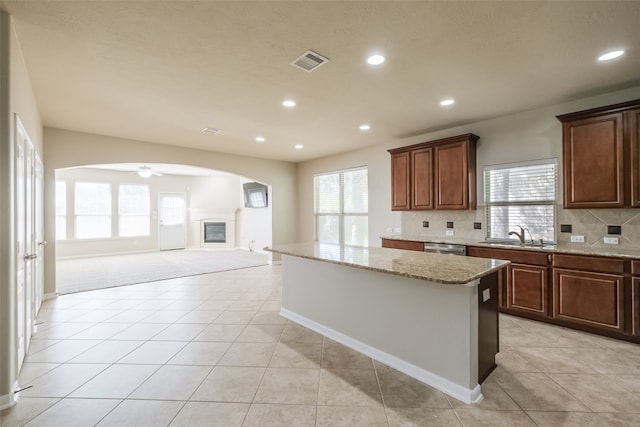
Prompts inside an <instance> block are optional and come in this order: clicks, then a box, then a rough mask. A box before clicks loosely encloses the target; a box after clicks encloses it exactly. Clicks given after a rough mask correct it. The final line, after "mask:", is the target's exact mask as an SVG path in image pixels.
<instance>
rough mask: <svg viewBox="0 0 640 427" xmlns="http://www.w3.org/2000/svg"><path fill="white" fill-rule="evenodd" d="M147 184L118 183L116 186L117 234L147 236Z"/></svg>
mask: <svg viewBox="0 0 640 427" xmlns="http://www.w3.org/2000/svg"><path fill="white" fill-rule="evenodd" d="M149 205H150V202H149V186H148V185H145V184H120V186H119V188H118V235H119V236H121V237H132V236H148V235H149V231H150V223H151V220H150V216H149V213H150V210H149Z"/></svg>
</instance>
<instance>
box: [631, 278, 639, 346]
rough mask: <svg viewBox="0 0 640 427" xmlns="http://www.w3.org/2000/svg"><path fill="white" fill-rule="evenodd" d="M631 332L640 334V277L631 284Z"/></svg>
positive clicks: (636, 334)
mask: <svg viewBox="0 0 640 427" xmlns="http://www.w3.org/2000/svg"><path fill="white" fill-rule="evenodd" d="M631 333H632V334H633V335H635V336H637V337H638V336H640V277H634V278H633V282H632V284H631Z"/></svg>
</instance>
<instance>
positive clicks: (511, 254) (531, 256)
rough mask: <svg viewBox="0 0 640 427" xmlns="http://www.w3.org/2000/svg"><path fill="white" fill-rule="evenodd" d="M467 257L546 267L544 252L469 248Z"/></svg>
mask: <svg viewBox="0 0 640 427" xmlns="http://www.w3.org/2000/svg"><path fill="white" fill-rule="evenodd" d="M467 255H469V256H474V257H478V258H494V259H506V260H508V261H511V262H514V263H517V264H529V265H540V266H546V265H547V254H546V253H544V252H534V251H521V250H517V249H498V248H485V247H480V246H470V247H468V248H467Z"/></svg>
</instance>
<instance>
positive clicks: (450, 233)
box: [445, 230, 453, 236]
mask: <svg viewBox="0 0 640 427" xmlns="http://www.w3.org/2000/svg"><path fill="white" fill-rule="evenodd" d="M445 234H446V235H447V236H453V230H446V231H445Z"/></svg>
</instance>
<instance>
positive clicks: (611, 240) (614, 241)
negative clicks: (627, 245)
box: [604, 237, 620, 245]
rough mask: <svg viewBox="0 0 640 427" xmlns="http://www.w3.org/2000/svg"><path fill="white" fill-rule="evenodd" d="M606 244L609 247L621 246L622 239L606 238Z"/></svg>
mask: <svg viewBox="0 0 640 427" xmlns="http://www.w3.org/2000/svg"><path fill="white" fill-rule="evenodd" d="M604 242H605V243H606V244H607V245H618V244H620V238H619V237H605V238H604Z"/></svg>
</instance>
